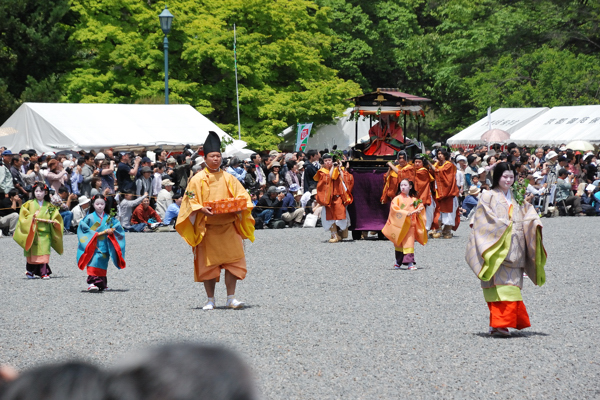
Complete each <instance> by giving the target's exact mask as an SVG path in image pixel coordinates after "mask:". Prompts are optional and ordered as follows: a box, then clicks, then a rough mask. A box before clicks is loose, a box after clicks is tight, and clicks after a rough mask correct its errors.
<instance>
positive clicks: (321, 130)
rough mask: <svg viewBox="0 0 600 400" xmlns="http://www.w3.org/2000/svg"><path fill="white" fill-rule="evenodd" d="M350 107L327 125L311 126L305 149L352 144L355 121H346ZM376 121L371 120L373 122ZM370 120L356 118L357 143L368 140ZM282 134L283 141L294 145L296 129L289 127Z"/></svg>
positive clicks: (342, 148)
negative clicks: (341, 115)
mask: <svg viewBox="0 0 600 400" xmlns="http://www.w3.org/2000/svg"><path fill="white" fill-rule="evenodd" d="M352 110H353V109H352V108H348V109H347V110H346V111H344V116H343V117H340V118H336V119H335V121H334V122H333V123H331V124H328V125H322V126H319V127H317V128H316V129H315V128H313V131H312V132H311V135H310V137H309V138H308V146H307V147H306V148H307V149H331V148H332V147H333V146H334V145H337V147H338V149H340V150H346V149H349V148H350V147H352V146H354V145H355V143H354V138H355V135H356V133H355V130H356V121H348V118H349V117H350V112H352ZM375 123H376V121H373V124H375ZM370 128H371V122H370V121H369V118H363V117H359V119H358V143H362V142H368V141H369V129H370ZM280 136H283V138H284V140H285V143H290V144H291V143H293V146H294V147H295V145H296V130H295V129H293V127H289V128H287V129H286V130H284V131H283V132H282V134H280Z"/></svg>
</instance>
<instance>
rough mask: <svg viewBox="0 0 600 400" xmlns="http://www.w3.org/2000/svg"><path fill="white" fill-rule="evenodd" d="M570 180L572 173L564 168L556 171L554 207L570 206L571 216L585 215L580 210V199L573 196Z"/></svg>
mask: <svg viewBox="0 0 600 400" xmlns="http://www.w3.org/2000/svg"><path fill="white" fill-rule="evenodd" d="M572 179H573V173H572V172H569V171H567V170H566V169H564V168H561V169H560V170H558V179H557V180H556V195H555V198H554V202H555V203H556V205H559V206H562V205H564V206H572V207H571V212H572V214H573V215H585V213H584V212H583V210H582V209H581V197H579V196H574V195H573V191H572V189H571V186H572V184H571V180H572ZM565 208H566V207H565ZM565 211H566V210H565Z"/></svg>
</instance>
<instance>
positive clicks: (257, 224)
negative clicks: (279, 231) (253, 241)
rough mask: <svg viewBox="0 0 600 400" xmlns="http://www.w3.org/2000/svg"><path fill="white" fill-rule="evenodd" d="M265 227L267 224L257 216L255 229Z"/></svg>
mask: <svg viewBox="0 0 600 400" xmlns="http://www.w3.org/2000/svg"><path fill="white" fill-rule="evenodd" d="M264 227H265V224H264V222H263V220H262V219H260V218H257V219H256V221H254V229H264Z"/></svg>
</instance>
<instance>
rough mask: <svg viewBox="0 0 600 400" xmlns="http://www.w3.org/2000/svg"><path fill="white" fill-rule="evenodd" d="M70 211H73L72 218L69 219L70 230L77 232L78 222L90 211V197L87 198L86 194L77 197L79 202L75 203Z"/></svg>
mask: <svg viewBox="0 0 600 400" xmlns="http://www.w3.org/2000/svg"><path fill="white" fill-rule="evenodd" d="M71 212H72V213H73V219H72V220H71V232H75V233H77V227H78V226H79V222H81V220H82V219H84V218H85V217H87V215H88V213H89V212H90V199H88V198H87V196H81V197H79V204H77V205H76V206H75V207H74V208H73V210H71Z"/></svg>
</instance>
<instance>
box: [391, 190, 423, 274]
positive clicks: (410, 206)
mask: <svg viewBox="0 0 600 400" xmlns="http://www.w3.org/2000/svg"><path fill="white" fill-rule="evenodd" d="M425 224H426V217H425V206H423V203H422V201H421V200H420V199H419V198H418V197H417V192H416V191H415V189H414V187H413V183H412V182H411V181H409V180H407V179H404V180H402V182H400V194H399V195H398V196H396V197H394V199H393V200H392V203H391V204H390V215H389V217H388V220H387V222H386V224H385V226H384V227H383V229H382V231H381V232H382V233H383V234H384V235H385V237H387V238H388V239H389V240H390V241H391V242H392V243H394V248H395V250H396V264H395V265H394V268H395V269H400V268H401V267H402V265H406V266H407V268H408V270H416V269H417V267H416V266H415V264H416V261H415V241H417V242H419V243H421V244H422V245H423V246H425V244H426V243H427V230H426V229H425Z"/></svg>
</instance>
